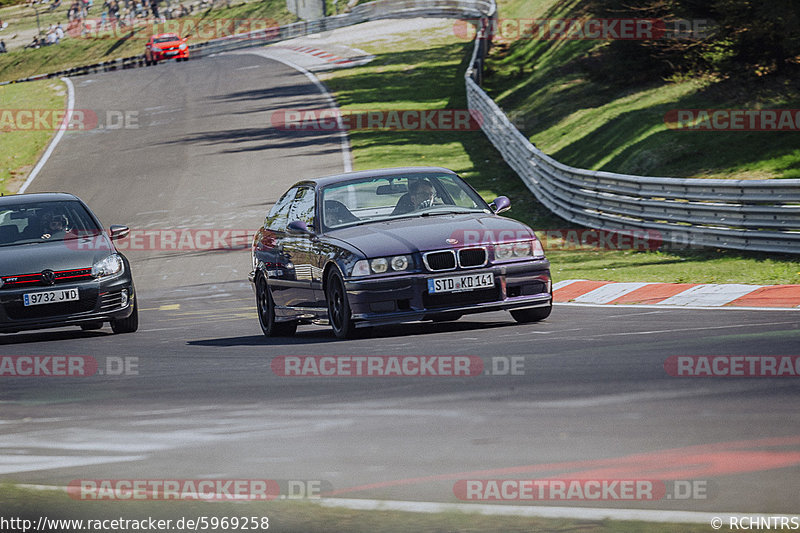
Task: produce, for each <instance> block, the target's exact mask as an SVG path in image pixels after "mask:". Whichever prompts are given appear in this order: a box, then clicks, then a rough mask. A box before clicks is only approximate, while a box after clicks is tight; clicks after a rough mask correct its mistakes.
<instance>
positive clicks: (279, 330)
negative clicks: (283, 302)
mask: <svg viewBox="0 0 800 533" xmlns="http://www.w3.org/2000/svg"><path fill="white" fill-rule="evenodd" d="M256 307H257V309H258V322H259V324H261V331H263V332H264V335H266V336H267V337H291V336H292V335H294V334H295V332H296V331H297V321H295V320H292V321H290V322H276V321H275V301H274V300H273V299H272V292H271V291H270V290H269V285H267V278H265V277H264V275H263V274H259V275H258V278H257V279H256Z"/></svg>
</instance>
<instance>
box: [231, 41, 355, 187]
mask: <svg viewBox="0 0 800 533" xmlns="http://www.w3.org/2000/svg"><path fill="white" fill-rule="evenodd" d="M265 52H266V50H252V51H244V50H243V51H241V52H238V51H237V52H233V53H236V54H253V55H257V56H260V57H265V58H267V59H272V60H273V61H277V62H279V63H283V64H284V65H286V66H287V67H290V68H293V69H295V70H296V71H298V72H300V73H301V74H303V75H304V76H305V77H306V78H308V79H309V80H310V81H311V83H313V84H314V85H315V86H316V87H317V89H318V90H319V92H321V93H322V94H323V95H324V96H325V98H327V99H328V103H329V104H330V106H331V107H332V108H334V109H338V106H337V105H336V100H334V98H333V96H332V95H331V93H330V92H329V91H328V89H327V87H325V84H324V83H322V82H321V81H320V80H319V78H317V77H316V76H315V75H314V73H313V72H311V71H310V70H308V69H306V68H304V67H301V66H300V65H298V64H297V63H294V62H292V61H289V60H288V59H283V58H279V57H273V56H270V55H267V54H266V53H265ZM336 126H338V128H339V137H340V139H341V145H342V162H343V163H344V171H345V172H352V170H353V162H352V160H353V158H352V155H351V154H350V138H349V137H348V136H347V132H346V131H345V129H344V123H343V122H342V116H341V114H337V115H336Z"/></svg>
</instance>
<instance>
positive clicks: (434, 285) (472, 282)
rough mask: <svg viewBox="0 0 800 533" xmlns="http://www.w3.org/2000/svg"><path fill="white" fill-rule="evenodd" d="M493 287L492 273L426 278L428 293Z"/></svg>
mask: <svg viewBox="0 0 800 533" xmlns="http://www.w3.org/2000/svg"><path fill="white" fill-rule="evenodd" d="M487 287H494V274H492V273H491V272H488V273H483V274H467V275H463V276H449V277H446V278H431V279H429V280H428V293H429V294H437V293H442V292H460V291H472V290H475V289H485V288H487Z"/></svg>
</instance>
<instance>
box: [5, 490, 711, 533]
mask: <svg viewBox="0 0 800 533" xmlns="http://www.w3.org/2000/svg"><path fill="white" fill-rule="evenodd" d="M0 502H2V507H3V518H5V519H9V518H13V517H16V518H22V519H27V520H32V521H33V523H34V525H35V524H36V523H37V521H38V519H39V517H47V518H48V519H83V520H89V519H90V520H113V519H120V518H122V519H128V520H143V519H147V518H148V517H152V518H154V519H156V520H159V519H160V520H173V523H172V524H173V529H171V531H177V530H178V529H174V524H175V521H176V520H179V519H180V518H182V517H185V518H187V519H193V520H196V519H197V517H201V516H203V517H207V518H208V520H209V522H210V518H211V517H216V518H219V519H221V518H223V517H229V518H230V517H257V518H258V519H259V520H260V519H261V518H262V517H265V516H266V517H268V518H269V531H272V530H273V529H274V530H275V531H280V532H282V533H293V532H296V533H317V532H320V533H322V532H325V533H336V532H347V533H406V532H408V531H415V532H420V533H439V532H445V531H446V532H452V533H458V532H464V533H467V532H483V531H503V532H509V533H511V532H526V533H528V532H538V533H547V532H564V531H581V532H582V533H635V532H639V531H648V532H649V533H678V532H680V533H695V532H697V533H700V532H706V531H708V529H709V528H708V526H707V525H705V524H698V525H686V524H680V525H670V524H656V523H642V522H615V521H610V520H603V521H578V520H567V519H559V520H555V519H541V518H518V517H506V516H484V515H479V514H474V513H459V512H445V513H437V514H428V513H408V512H398V511H353V510H348V509H342V508H331V507H322V506H320V505H319V504H316V503H313V502H311V501H308V500H304V501H300V500H291V501H290V500H283V501H275V502H264V503H262V502H250V503H223V502H219V503H206V502H199V503H198V502H190V501H181V502H175V501H163V502H130V501H100V502H82V501H76V500H73V499H71V498H70V497H69V496H67V494H65V493H63V492H57V491H39V490H30V489H24V488H18V487H14V486H12V485H4V486H0ZM84 525H86V524H84ZM240 525H241V524H240ZM188 529H189V528H183V530H188ZM131 530H133V529H131ZM228 530H231V528H229V529H228ZM239 530H240V529H239ZM255 530H256V531H264V529H261V528H256V529H255ZM59 531H73V530H70V529H63V530H59ZM206 531H224V529H222V528H219V529H207V530H206Z"/></svg>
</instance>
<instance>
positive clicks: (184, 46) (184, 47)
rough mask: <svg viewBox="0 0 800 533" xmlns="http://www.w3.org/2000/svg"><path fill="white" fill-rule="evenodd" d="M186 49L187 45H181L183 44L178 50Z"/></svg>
mask: <svg viewBox="0 0 800 533" xmlns="http://www.w3.org/2000/svg"><path fill="white" fill-rule="evenodd" d="M186 48H187V47H186V43H181V44H180V45H179V46H178V50H186Z"/></svg>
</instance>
